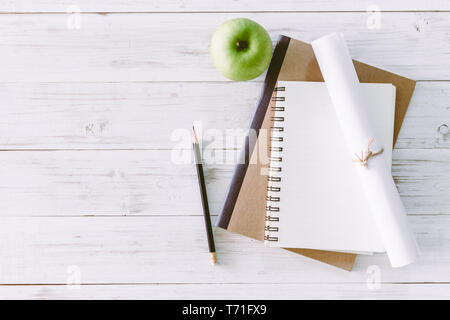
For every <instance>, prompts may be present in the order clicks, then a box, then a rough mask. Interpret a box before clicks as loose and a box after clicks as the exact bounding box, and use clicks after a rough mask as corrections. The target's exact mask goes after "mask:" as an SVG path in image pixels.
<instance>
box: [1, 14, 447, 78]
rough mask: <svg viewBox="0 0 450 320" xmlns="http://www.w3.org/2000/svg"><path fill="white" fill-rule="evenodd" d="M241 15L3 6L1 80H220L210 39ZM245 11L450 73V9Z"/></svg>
mask: <svg viewBox="0 0 450 320" xmlns="http://www.w3.org/2000/svg"><path fill="white" fill-rule="evenodd" d="M240 16H243V14H238V13H208V14H206V13H192V14H158V13H157V14H83V15H81V17H80V29H76V28H75V29H74V28H73V27H74V26H77V24H76V20H75V22H74V20H73V17H71V16H70V15H66V14H19V15H15V14H4V15H2V19H0V30H1V32H0V35H1V37H2V50H1V51H0V68H1V70H2V72H1V73H0V81H10V82H16V81H19V82H23V81H28V82H36V81H38V82H43V81H49V82H57V81H70V82H73V81H107V82H108V81H177V80H180V81H183V80H185V81H203V80H205V81H222V80H225V79H224V77H222V76H221V75H220V74H219V72H218V71H217V70H215V68H214V66H213V64H212V61H211V59H210V56H209V49H208V47H209V41H210V38H211V36H212V34H213V32H214V31H215V30H216V28H217V27H218V26H219V25H220V24H221V23H222V22H223V21H225V20H228V19H230V18H235V17H240ZM245 16H246V17H248V18H251V19H254V20H256V21H258V22H260V23H261V24H262V25H263V26H264V27H265V28H267V30H268V31H269V33H270V35H271V37H272V39H273V40H274V41H275V39H276V38H277V37H278V35H279V34H286V35H289V36H292V37H294V38H298V39H302V40H305V41H310V40H312V39H315V38H317V37H319V36H321V35H324V34H326V33H329V32H333V31H343V32H345V34H346V37H347V40H348V44H349V48H350V51H351V53H352V56H353V57H354V58H356V59H359V60H361V61H363V62H366V63H369V64H373V65H376V66H379V67H383V68H386V69H388V70H390V71H393V72H396V73H399V74H402V75H404V76H407V77H411V78H414V79H416V80H449V79H450V78H449V74H450V72H449V71H450V64H449V61H450V59H449V58H450V41H448V30H449V29H450V12H423V13H416V12H404V13H397V12H386V13H383V14H382V15H381V24H380V29H370V28H368V27H367V19H368V15H367V14H366V13H365V12H356V13H352V12H342V13H332V12H325V13H323V12H311V13H248V14H245ZM180 21H182V24H181V25H180ZM68 25H69V28H68ZM259 79H262V77H260V78H259Z"/></svg>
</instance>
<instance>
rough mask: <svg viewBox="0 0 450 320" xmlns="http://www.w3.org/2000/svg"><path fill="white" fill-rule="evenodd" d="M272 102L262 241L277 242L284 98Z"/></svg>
mask: <svg viewBox="0 0 450 320" xmlns="http://www.w3.org/2000/svg"><path fill="white" fill-rule="evenodd" d="M285 90H286V88H285V87H276V88H275V89H274V91H275V92H278V93H279V92H281V91H285ZM272 101H276V102H277V103H276V105H275V106H273V107H272V111H274V115H273V116H272V117H271V118H270V120H271V121H272V122H273V125H272V127H271V128H270V141H271V146H270V149H269V151H270V156H269V161H270V166H269V176H268V177H267V182H268V183H267V196H266V225H265V228H264V231H265V234H264V241H278V237H277V236H276V235H274V234H273V233H274V232H278V231H279V227H278V225H277V222H279V221H280V218H279V217H278V213H279V212H280V207H279V206H278V204H279V202H280V195H279V192H281V186H280V183H281V176H280V173H281V172H282V166H281V162H283V157H282V154H281V153H282V152H283V146H282V145H281V143H282V142H283V136H282V134H283V132H284V127H283V126H282V122H283V121H284V116H283V112H284V111H285V107H284V106H280V105H279V104H280V102H283V101H285V97H280V96H276V97H272Z"/></svg>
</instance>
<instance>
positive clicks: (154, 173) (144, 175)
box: [0, 149, 450, 217]
mask: <svg viewBox="0 0 450 320" xmlns="http://www.w3.org/2000/svg"><path fill="white" fill-rule="evenodd" d="M180 152H181V153H182V154H184V155H186V156H187V157H185V158H182V160H183V161H186V162H181V161H180V160H179V159H177V160H176V162H173V160H172V157H173V155H172V154H173V153H175V154H178V152H177V151H176V152H174V151H171V150H160V151H156V150H124V151H120V150H115V151H108V150H105V151H76V150H73V151H63V150H62V151H15V152H0V176H1V177H2V179H0V216H3V217H5V216H55V215H56V216H64V215H77V216H80V215H167V214H170V215H193V214H195V215H196V214H200V213H201V202H200V198H199V192H198V183H197V177H196V173H195V167H194V166H193V165H192V164H191V162H190V161H191V150H182V151H180ZM215 153H216V157H217V158H219V159H220V157H219V155H224V156H223V158H228V159H233V157H236V158H237V156H238V155H239V152H238V151H233V150H231V151H225V152H220V151H215ZM212 159H213V160H214V161H216V160H215V158H212ZM449 162H450V150H449V149H398V150H394V155H393V169H392V172H393V176H394V180H395V181H396V182H397V186H398V189H399V191H400V195H401V196H402V199H403V201H404V203H405V206H406V209H407V212H408V213H409V214H450V198H449V197H448V194H449V193H450V182H449V181H450V180H449V179H448V175H446V174H443V172H448V165H449ZM233 170H234V165H233V164H228V163H224V162H222V161H218V162H217V163H210V164H207V165H206V166H205V175H206V182H207V189H208V198H209V202H210V208H211V212H212V214H218V213H219V212H220V210H221V208H222V205H223V201H224V198H225V194H226V192H227V189H228V185H229V182H230V180H231V176H232V173H233ZM169 208H170V210H169Z"/></svg>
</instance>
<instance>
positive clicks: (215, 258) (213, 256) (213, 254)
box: [211, 252, 217, 264]
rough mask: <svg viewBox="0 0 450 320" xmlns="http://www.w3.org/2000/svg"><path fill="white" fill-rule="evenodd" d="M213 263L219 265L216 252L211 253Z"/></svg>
mask: <svg viewBox="0 0 450 320" xmlns="http://www.w3.org/2000/svg"><path fill="white" fill-rule="evenodd" d="M211 262H212V263H213V264H216V263H217V255H216V253H215V252H211Z"/></svg>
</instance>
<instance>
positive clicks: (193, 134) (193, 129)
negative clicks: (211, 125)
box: [192, 126, 198, 144]
mask: <svg viewBox="0 0 450 320" xmlns="http://www.w3.org/2000/svg"><path fill="white" fill-rule="evenodd" d="M192 141H193V142H194V143H197V144H198V139H197V134H196V133H195V128H194V126H192Z"/></svg>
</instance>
